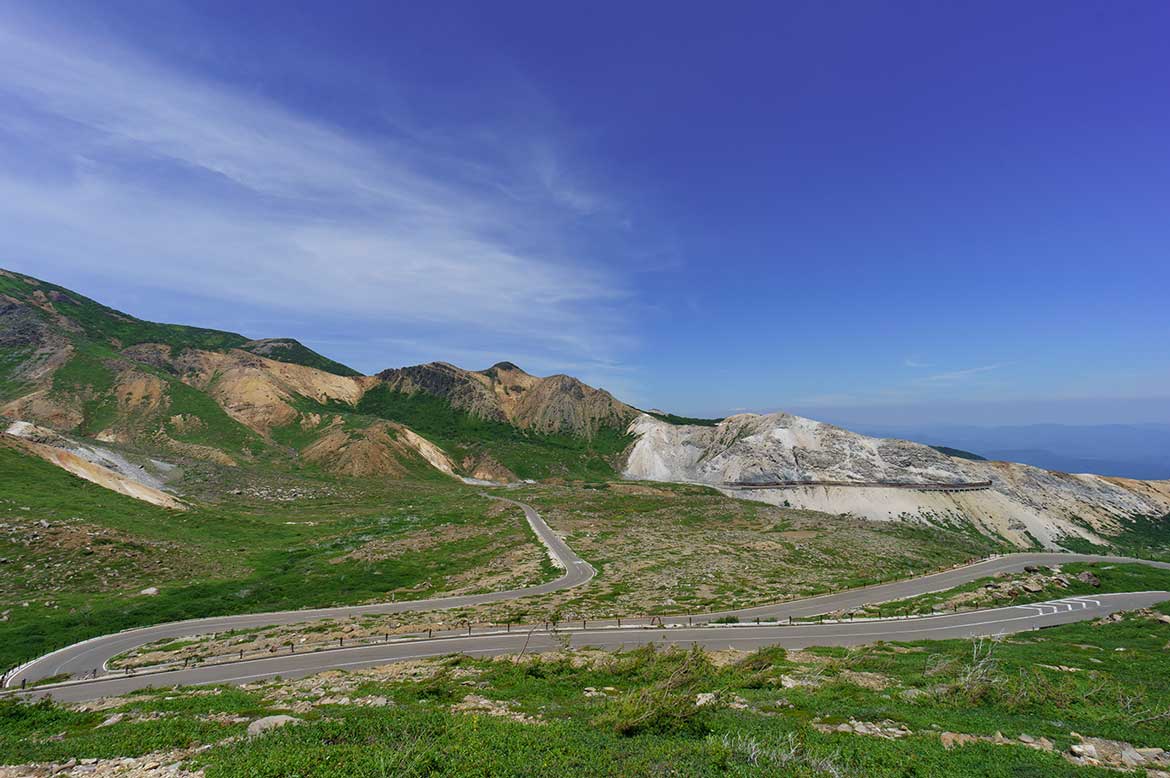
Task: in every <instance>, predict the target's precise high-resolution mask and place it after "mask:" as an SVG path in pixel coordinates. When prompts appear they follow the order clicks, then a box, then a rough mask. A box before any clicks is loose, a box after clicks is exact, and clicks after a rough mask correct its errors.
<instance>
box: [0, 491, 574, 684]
mask: <svg viewBox="0 0 1170 778" xmlns="http://www.w3.org/2000/svg"><path fill="white" fill-rule="evenodd" d="M492 499H496V500H500V501H501V502H506V503H509V504H511V505H515V506H517V507H518V508H521V509H522V510H523V511H524V516H525V518H526V519H527V520H528V524H529V526H531V527H532V530H533V531H534V532H535V533H536V536H537V537H538V538H539V539H540V542H541V543H543V544H544V546H545V547H546V548H547V549H548V552H549V555H550V556H551V558H552V560H553V564H555V565H556V566H557V567H559V568H561V569H562V570H564V571H565V572H564V575H562V576H560V577H559V578H557V579H556V580H554V581H549V582H547V583H543V584H539V585H537V586H529V587H526V588H523V589H507V590H504V591H498V592H487V593H484V594H468V595H459V596H455V597H435V598H432V599H427V600H406V601H403V602H382V603H375V604H371V605H347V606H340V607H335V608H311V609H306V610H294V611H276V612H269V613H249V614H242V615H238V616H211V617H208V618H203V619H187V620H185V621H172V622H168V623H166V624H157V625H155V626H152V627H139V628H137V629H128V630H125V631H123V632H115V633H113V634H110V635H102V636H101V637H97V638H92V639H90V640H85V641H82V642H80V643H74V644H73V645H71V646H66V647H65V648H62V649H59V650H57V651H54V652H52V653H50V654H46V655H45V656H42V657H40V658H38V659H36V660H34V661H32V662H29V663H28V664H26V665H23V666H22V667H19V668H17V669H16V670H14V671H13V672H11V673H9V675H8V677H7V678H6V679H5V682H4V686H6V687H13V686H20V684H21V682H22V681H24V682H26V683H32V682H34V681H37V680H39V679H41V678H48V677H50V676H54V675H62V674H65V673H68V674H70V675H74V676H82V675H91V674H93V673H94V671H95V670H96V671H97V674H98V675H101V674H102V673H104V672H105V664H106V662H108V661H109V660H110V659H112V658H113V657H115V656H118V655H119V654H122V653H125V652H126V651H130V650H131V649H134V648H137V647H138V646H142V645H146V644H147V643H153V642H154V641H156V640H163V639H166V638H179V637H186V636H190V635H208V634H212V633H216V632H226V631H228V630H233V629H252V628H256V627H267V626H273V625H279V624H298V623H301V622H305V621H315V620H317V619H342V618H347V617H349V616H360V615H366V614H389V613H408V612H411V611H429V610H444V609H448V608H462V607H466V606H470V605H483V604H485V603H492V602H503V601H506V600H516V599H519V598H521V597H532V596H535V595H540V594H549V593H551V592H559V591H561V590H562V589H571V588H573V587H574V586H580V585H581V584H583V583H586V582H588V581H589V580H590V579H592V578H593V576H594V575H595V574H596V571H594V569H593V566H592V565H590V564H589V563H588V562H586V561H585V560H584V559H582V558H581V557H579V556H577V554H576V553H574V552H573V550H572V549H571V548H569V547H568V545H566V544H565V541H563V540H561V538H560V536H559V535H557V534H556V533H555V532H553V530H552V528H551V527H549V526H548V524H546V523H545V521H544V519H542V518H541V516H540V514H539V513H537V512H536V510H535V509H533V508H532V506H530V505H525V504H524V503H520V502H516V501H515V500H509V499H507V498H504V497H494V496H493V498H492Z"/></svg>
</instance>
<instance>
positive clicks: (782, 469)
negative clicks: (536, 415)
mask: <svg viewBox="0 0 1170 778" xmlns="http://www.w3.org/2000/svg"><path fill="white" fill-rule="evenodd" d="M630 432H631V433H633V434H634V435H636V436H637V440H636V442H635V443H634V445H633V447H632V448H631V450H630V452H629V455H628V460H627V464H626V468H625V473H624V474H625V476H626V477H627V478H632V479H644V480H656V481H683V482H692V483H704V484H710V485H712V486H716V487H719V488H722V489H724V490H725V491H728V493H729V494H734V495H736V496H740V497H746V498H749V499H753V500H760V501H763V502H769V503H773V504H777V505H780V504H788V505H791V506H793V507H798V508H809V509H814V510H820V511H826V512H829V513H850V514H853V515H856V516H862V517H866V518H870V519H876V520H896V519H900V520H920V521H921V520H925V521H928V522H931V523H935V524H941V523H954V522H957V521H962V522H971V523H973V524H974V526H975V527H977V528H978V529H979V530H980V531H982V532H984V533H987V534H989V535H998V536H1000V537H1003V538H1005V539H1007V540H1008V541H1010V542H1012V543H1015V544H1017V545H1019V546H1022V547H1024V546H1030V545H1033V544H1034V542H1039V543H1041V544H1043V545H1045V546H1049V547H1057V546H1058V545H1059V541H1060V540H1061V539H1062V538H1067V537H1078V538H1084V539H1087V540H1090V541H1092V542H1094V543H1098V544H1104V543H1105V542H1106V540H1105V538H1107V537H1108V536H1109V535H1114V534H1116V533H1117V532H1118V531H1119V530H1120V529H1121V527H1122V522H1124V521H1125V520H1126V519H1128V518H1132V517H1138V516H1146V517H1161V516H1165V515H1167V514H1170V481H1133V480H1129V479H1121V478H1104V477H1101V476H1096V475H1070V474H1067V473H1057V472H1052V471H1049V470H1042V469H1040V468H1037V467H1031V466H1029V465H1020V464H1014V463H1009V462H977V461H970V460H966V459H957V458H954V457H950V456H947V455H945V454H942V453H940V452H938V451H936V450H935V449H933V448H931V447H929V446H924V445H920V444H918V443H911V442H909V441H905V440H892V439H884V438H870V437H866V436H865V435H858V434H856V433H853V432H850V431H849V430H845V429H841V428H840V427H834V426H833V425H831V424H824V423H821V422H818V421H813V420H812V419H805V418H802V417H799V416H792V415H789V414H786V413H774V414H768V415H764V416H760V415H756V414H741V415H738V416H731V417H729V418H727V419H725V420H723V421H722V422H721V423H719V424H718V425H716V426H713V427H712V426H688V425H674V424H669V423H667V422H664V421H660V420H658V419H655V418H653V417H651V416H648V415H641V416H639V417H638V418H636V419H635V420H634V421H633V422H632V423H631V424H630ZM776 481H840V482H848V483H849V484H855V485H849V486H836V485H815V486H813V485H810V486H799V487H789V488H783V489H746V490H744V489H736V490H734V491H732V490H729V489H728V485H729V484H732V483H736V482H740V483H742V482H748V483H761V484H763V483H767V482H776ZM980 481H990V482H991V488H989V489H982V490H978V491H959V492H940V491H924V490H916V489H907V488H894V487H889V486H881V485H878V484H879V482H896V483H899V484H908V483H913V484H917V483H921V484H957V483H973V482H980Z"/></svg>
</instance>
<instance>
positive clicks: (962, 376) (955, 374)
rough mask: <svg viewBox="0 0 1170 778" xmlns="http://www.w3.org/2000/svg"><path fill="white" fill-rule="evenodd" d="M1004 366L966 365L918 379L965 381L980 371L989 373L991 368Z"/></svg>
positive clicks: (935, 381)
mask: <svg viewBox="0 0 1170 778" xmlns="http://www.w3.org/2000/svg"><path fill="white" fill-rule="evenodd" d="M1002 367H1004V365H1002V364H996V365H981V366H979V367H968V368H964V369H962V370H950V371H948V372H945V373H935V374H934V375H928V376H925V377H923V378H920V379H919V380H920V381H923V382H926V383H934V384H952V383H957V382H960V381H965V380H967V379H969V378H972V377H974V376H977V375H980V374H982V373H990V372H991V371H992V370H999V369H1000V368H1002Z"/></svg>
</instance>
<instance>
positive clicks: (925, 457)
mask: <svg viewBox="0 0 1170 778" xmlns="http://www.w3.org/2000/svg"><path fill="white" fill-rule="evenodd" d="M0 416H3V417H6V421H7V423H6V424H4V425H3V426H0V430H7V432H6V433H5V434H3V435H0V444H2V445H4V446H6V447H8V448H14V449H19V450H20V451H21V452H24V453H27V454H31V455H34V456H39V457H41V458H44V459H48V460H50V461H53V462H54V463H55V464H57V465H59V466H61V467H65V468H66V469H69V470H70V471H71V472H73V473H74V474H76V475H79V476H80V477H83V478H87V479H88V480H92V481H94V482H96V483H101V484H102V485H103V486H105V487H106V488H113V489H116V490H118V491H122V492H123V493H126V494H133V495H134V496H137V497H139V498H140V499H150V500H151V501H154V502H156V503H158V504H167V501H168V500H169V499H170V498H169V497H168V496H167V495H166V494H163V493H162V492H160V491H159V490H158V489H157V488H156V487H157V486H158V484H159V483H161V481H159V482H158V483H150V482H149V481H150V479H149V478H145V477H144V476H143V474H142V473H141V472H139V469H140V468H143V467H148V466H149V467H159V468H162V469H163V470H166V469H168V468H171V469H173V468H174V467H175V465H176V464H177V465H180V466H181V465H184V464H193V463H196V462H197V463H199V465H200V468H203V469H206V465H205V464H204V463H208V462H209V463H212V466H213V467H218V468H237V467H238V468H250V469H251V471H252V472H255V473H256V474H257V475H258V476H261V477H267V476H269V475H271V474H272V473H274V472H285V473H291V472H296V471H301V472H304V473H305V474H306V475H314V476H325V475H327V476H333V477H365V478H382V479H387V478H388V479H401V480H423V479H446V478H452V477H462V478H466V479H472V480H491V481H512V482H514V481H517V480H525V479H544V480H555V479H572V480H589V481H604V480H613V479H618V478H621V477H625V478H632V479H653V480H661V481H685V482H699V483H705V484H709V485H711V486H713V487H715V488H718V489H723V490H725V491H728V493H734V494H736V496H742V497H749V498H751V499H757V500H762V501H765V502H774V503H777V504H783V505H791V506H792V507H804V508H809V509H814V510H819V511H825V512H830V513H848V514H852V515H856V516H863V517H866V518H870V519H876V520H883V521H907V522H913V523H919V524H926V525H932V524H933V525H938V526H943V525H948V526H949V525H953V524H956V523H959V524H963V525H967V526H970V527H972V528H973V529H974V530H977V531H979V532H981V533H983V534H986V535H991V536H994V537H999V538H1001V539H1003V540H1005V541H1007V542H1011V543H1013V544H1016V545H1019V546H1022V547H1027V546H1034V545H1045V546H1057V545H1061V544H1066V543H1074V544H1081V547H1084V544H1088V545H1090V546H1101V545H1104V544H1107V543H1108V540H1107V538H1110V537H1115V536H1117V535H1118V534H1120V533H1123V532H1125V531H1127V527H1129V523H1130V522H1132V521H1136V520H1145V519H1158V518H1160V517H1162V516H1165V515H1166V514H1167V513H1170V482H1165V481H1164V482H1150V481H1140V480H1136V481H1135V480H1129V479H1125V478H1107V477H1106V478H1103V477H1100V476H1095V475H1085V476H1070V475H1066V474H1065V473H1063V472H1051V471H1050V470H1049V469H1040V468H1039V467H1031V466H1029V465H1020V464H1011V463H1004V462H985V461H981V460H979V458H978V456H975V455H982V456H984V457H988V458H992V459H994V458H997V457H1003V458H1019V459H1028V458H1029V457H1032V456H1033V454H1036V455H1037V456H1039V455H1040V454H1045V455H1047V452H1061V455H1062V456H1064V457H1065V459H1063V460H1049V461H1048V467H1049V468H1055V469H1057V470H1062V471H1069V470H1103V471H1105V472H1106V473H1107V474H1108V473H1111V472H1114V473H1124V474H1128V475H1134V474H1136V473H1137V471H1136V470H1135V468H1134V467H1132V466H1126V465H1125V464H1124V463H1127V462H1128V463H1130V464H1131V465H1132V464H1135V463H1139V462H1140V463H1144V466H1148V468H1149V469H1148V470H1147V471H1143V472H1149V473H1151V474H1153V475H1166V473H1165V472H1164V471H1162V470H1159V469H1158V462H1159V461H1164V460H1159V459H1157V457H1158V456H1160V453H1159V452H1162V453H1164V452H1167V451H1170V430H1164V429H1142V428H1132V427H1087V428H1075V427H1074V428H1069V427H1059V426H1055V425H1037V426H1035V427H1027V428H1003V429H1000V430H997V431H996V432H997V433H998V434H997V436H989V435H988V434H987V433H988V431H986V430H982V429H979V428H964V427H954V428H940V429H933V430H926V431H923V433H922V434H921V435H910V434H907V433H899V434H893V435H891V434H888V431H883V432H884V433H886V434H883V435H882V437H883V438H891V437H895V438H909V437H917V438H918V440H920V441H923V443H927V444H933V445H923V443H915V442H909V441H907V440H889V439H879V438H877V437H866V436H864V435H861V434H858V433H856V432H853V431H850V430H846V429H843V428H840V427H835V426H833V425H829V424H823V423H820V422H817V421H814V420H812V419H804V418H801V417H797V416H791V415H789V414H783V413H780V414H769V415H766V416H761V415H756V414H740V415H738V416H733V417H730V418H728V419H724V420H721V421H716V420H710V419H708V420H704V419H687V418H683V417H679V416H674V415H671V414H669V413H664V412H659V411H650V412H646V413H643V412H642V411H640V410H639V409H637V408H634V407H632V406H630V405H627V404H625V403H623V402H621V401H620V400H618V399H617V398H615V397H614V396H613V395H611V394H610V393H609V392H607V391H605V390H604V389H598V388H594V387H591V386H588V385H586V384H585V383H583V382H581V381H579V380H578V379H576V378H573V377H572V376H567V375H553V376H547V377H540V376H534V375H531V374H529V373H527V372H525V371H524V370H522V369H520V368H519V367H517V366H516V365H514V364H512V363H510V362H499V363H497V364H495V365H493V366H491V367H489V368H487V369H484V370H467V369H464V368H461V367H457V366H455V365H451V364H447V363H444V362H431V363H427V364H423V365H414V366H409V367H400V368H391V369H388V370H384V371H382V372H380V373H378V374H377V375H372V376H365V375H360V374H359V373H358V372H357V371H355V370H353V369H351V368H349V367H346V366H345V365H342V364H339V363H338V362H335V361H333V360H331V359H329V358H328V357H326V356H323V355H321V354H318V353H316V352H314V351H312V350H311V349H309V348H307V347H305V346H304V345H302V344H301V343H298V342H297V341H295V340H290V339H285V338H270V339H264V340H253V339H249V338H247V337H245V336H243V335H240V334H237V333H232V332H223V331H219V330H211V329H202V328H196V327H186V326H182V325H176V324H158V323H154V322H148V321H143V320H141V319H137V318H135V317H134V316H131V315H128V314H125V313H122V312H120V311H117V310H114V309H112V308H109V307H107V306H104V305H102V304H101V303H99V302H97V301H94V300H91V299H89V298H87V297H84V296H83V295H80V294H77V293H76V292H73V291H70V290H68V289H65V288H62V287H60V286H56V285H54V284H51V283H49V282H46V281H41V280H38V279H35V278H31V277H29V276H25V275H20V274H17V273H12V272H8V271H4V270H0ZM1009 432H1010V433H1011V434H1009ZM126 457H132V458H133V461H132V460H131V459H127V458H126ZM1114 463H1116V466H1114ZM1038 464H1043V463H1038ZM1082 464H1083V465H1085V466H1083V467H1082V466H1080V465H1082ZM1070 465H1074V466H1070ZM179 469H180V470H182V468H181V467H180V468H179ZM160 478H161V474H160ZM778 482H782V483H779V484H778ZM810 482H811V483H810ZM744 483H748V484H751V487H750V488H749V489H748V490H747V491H740V489H742V488H743V487H742V485H743V484H744ZM767 484H772V485H774V486H775V485H778V486H779V488H778V489H775V490H770V489H767V488H763V489H761V488H758V485H767ZM956 487H958V488H959V491H956ZM167 488H171V487H170V486H168V487H167ZM144 489H148V491H144Z"/></svg>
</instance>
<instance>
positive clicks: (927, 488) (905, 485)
mask: <svg viewBox="0 0 1170 778" xmlns="http://www.w3.org/2000/svg"><path fill="white" fill-rule="evenodd" d="M802 486H866V487H870V488H880V489H911V490H913V491H918V492H979V491H983V490H984V489H990V488H991V481H967V482H963V483H953V484H945V483H919V482H915V481H759V482H754V481H728V482H726V483H724V484H723V488H724V489H798V488H800V487H802Z"/></svg>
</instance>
